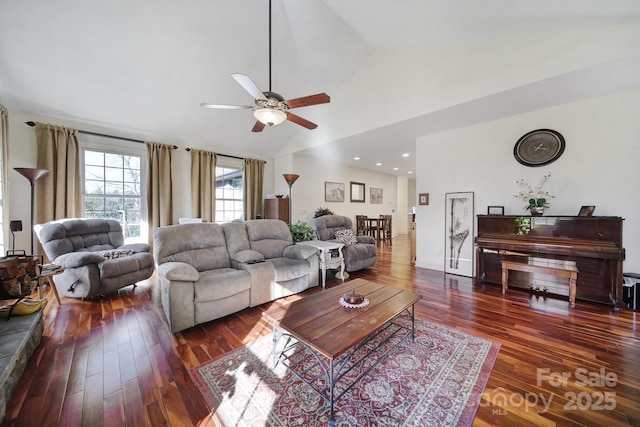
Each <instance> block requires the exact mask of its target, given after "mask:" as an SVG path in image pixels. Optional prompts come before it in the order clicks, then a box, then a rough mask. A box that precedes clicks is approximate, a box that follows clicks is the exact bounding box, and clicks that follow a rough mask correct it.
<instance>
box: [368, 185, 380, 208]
mask: <svg viewBox="0 0 640 427" xmlns="http://www.w3.org/2000/svg"><path fill="white" fill-rule="evenodd" d="M369 201H370V202H371V204H374V205H380V204H382V188H373V187H371V188H369Z"/></svg>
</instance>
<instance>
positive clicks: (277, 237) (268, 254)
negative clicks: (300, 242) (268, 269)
mask: <svg viewBox="0 0 640 427" xmlns="http://www.w3.org/2000/svg"><path fill="white" fill-rule="evenodd" d="M245 225H246V227H247V235H248V236H249V243H250V244H251V249H253V250H254V251H258V252H260V253H261V254H262V255H264V258H265V259H271V258H280V257H281V256H282V251H284V249H285V248H286V247H289V246H291V245H292V244H293V238H292V237H291V232H290V231H289V226H288V225H287V223H286V222H284V221H281V220H278V219H258V220H250V221H246V222H245Z"/></svg>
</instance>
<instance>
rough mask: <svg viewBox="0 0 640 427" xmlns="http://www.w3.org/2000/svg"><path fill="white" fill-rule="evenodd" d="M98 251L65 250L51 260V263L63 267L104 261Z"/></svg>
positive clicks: (75, 266)
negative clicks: (65, 251)
mask: <svg viewBox="0 0 640 427" xmlns="http://www.w3.org/2000/svg"><path fill="white" fill-rule="evenodd" d="M104 259H105V258H104V257H103V256H102V255H100V254H99V253H98V252H67V253H66V254H62V255H60V256H59V257H58V258H56V259H55V260H53V263H55V264H58V265H59V266H61V267H64V268H77V267H83V266H85V265H91V264H98V263H101V262H102V261H104Z"/></svg>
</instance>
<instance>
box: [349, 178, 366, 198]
mask: <svg viewBox="0 0 640 427" xmlns="http://www.w3.org/2000/svg"><path fill="white" fill-rule="evenodd" d="M350 190H351V201H352V202H354V203H364V190H365V185H364V183H362V182H353V181H351V188H350Z"/></svg>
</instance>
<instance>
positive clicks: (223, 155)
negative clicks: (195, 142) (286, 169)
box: [184, 148, 267, 163]
mask: <svg viewBox="0 0 640 427" xmlns="http://www.w3.org/2000/svg"><path fill="white" fill-rule="evenodd" d="M184 150H185V151H191V148H185V149H184ZM216 154H217V155H218V156H222V157H229V158H231V159H239V160H244V157H238V156H232V155H230V154H219V153H216ZM263 161H264V160H263ZM265 163H267V162H265Z"/></svg>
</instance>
